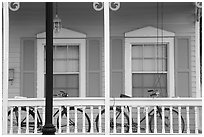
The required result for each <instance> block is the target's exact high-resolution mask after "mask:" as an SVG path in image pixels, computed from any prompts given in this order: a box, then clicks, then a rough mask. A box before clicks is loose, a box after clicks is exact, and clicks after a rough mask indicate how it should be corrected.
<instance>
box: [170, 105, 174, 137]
mask: <svg viewBox="0 0 204 137" xmlns="http://www.w3.org/2000/svg"><path fill="white" fill-rule="evenodd" d="M169 109H170V133H171V134H172V133H173V132H174V131H173V116H172V106H170V107H169Z"/></svg>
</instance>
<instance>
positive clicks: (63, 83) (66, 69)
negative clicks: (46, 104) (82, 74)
mask: <svg viewBox="0 0 204 137" xmlns="http://www.w3.org/2000/svg"><path fill="white" fill-rule="evenodd" d="M45 53H46V52H45V50H44V59H45V61H44V62H45V63H44V65H45V67H44V68H46V54H45ZM53 66H54V67H53V71H54V73H53V90H54V91H53V93H54V94H57V93H59V91H60V90H63V91H66V92H68V94H69V96H71V97H77V96H79V45H55V46H54V47H53ZM44 73H45V70H44Z"/></svg>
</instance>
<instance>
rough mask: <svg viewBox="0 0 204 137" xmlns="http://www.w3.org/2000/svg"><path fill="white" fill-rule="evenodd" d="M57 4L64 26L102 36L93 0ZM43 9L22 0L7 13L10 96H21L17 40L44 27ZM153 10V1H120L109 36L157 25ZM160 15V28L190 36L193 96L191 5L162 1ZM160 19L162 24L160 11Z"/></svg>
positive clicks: (193, 50)
mask: <svg viewBox="0 0 204 137" xmlns="http://www.w3.org/2000/svg"><path fill="white" fill-rule="evenodd" d="M58 6H59V7H60V8H59V10H60V11H59V16H60V18H61V19H62V25H63V27H65V28H71V29H73V30H77V31H79V32H83V33H86V34H87V37H100V38H101V39H103V12H97V11H95V10H94V9H93V8H92V3H69V2H67V3H64V4H60V5H58ZM44 8H45V7H44V3H37V2H36V3H21V7H20V10H18V11H17V12H10V39H9V40H10V47H9V68H14V69H15V76H14V82H13V84H12V85H11V84H10V83H9V97H14V96H19V95H20V56H21V55H20V39H21V38H22V37H33V38H36V34H37V33H39V32H42V31H44V30H45V26H44V24H45V23H44V22H45V20H44V19H45V14H44V12H45V10H44ZM156 11H157V9H156V3H137V2H135V3H125V2H123V3H121V8H120V9H119V10H118V11H111V12H110V29H111V30H110V33H111V36H112V37H114V36H120V37H121V36H122V37H123V36H124V33H125V32H128V31H131V30H134V29H137V28H141V27H145V26H149V25H151V26H154V27H156V26H157V14H156ZM160 11H161V9H160ZM82 13H83V14H82ZM73 15H75V16H73ZM163 15H164V16H163V23H164V24H163V29H165V30H168V31H172V32H175V35H176V36H188V37H190V50H191V56H190V60H191V68H190V69H191V83H192V85H191V90H192V91H191V93H192V95H191V96H192V97H196V65H195V62H196V57H195V26H194V18H195V17H194V5H193V3H192V2H191V3H185V2H182V3H165V4H164V12H163ZM159 19H160V20H159V21H160V23H161V14H160V16H159ZM159 27H160V28H161V27H162V26H161V25H160V26H159ZM102 45H103V40H102ZM103 48H104V47H103V46H101V55H102V58H101V79H102V83H101V91H102V95H101V96H104V78H103V77H104V67H103V64H104V57H103V55H104V52H103V50H104V49H103ZM123 77H124V76H123Z"/></svg>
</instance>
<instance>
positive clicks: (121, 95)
mask: <svg viewBox="0 0 204 137" xmlns="http://www.w3.org/2000/svg"><path fill="white" fill-rule="evenodd" d="M120 98H131V97H130V96H128V95H125V94H120Z"/></svg>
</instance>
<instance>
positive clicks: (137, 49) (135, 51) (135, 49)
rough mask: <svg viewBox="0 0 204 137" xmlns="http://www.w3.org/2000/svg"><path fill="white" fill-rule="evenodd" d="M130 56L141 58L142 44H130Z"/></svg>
mask: <svg viewBox="0 0 204 137" xmlns="http://www.w3.org/2000/svg"><path fill="white" fill-rule="evenodd" d="M132 58H142V45H133V46H132Z"/></svg>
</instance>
